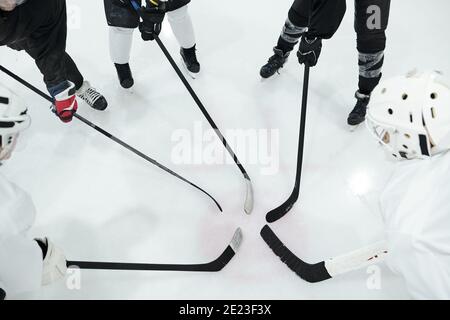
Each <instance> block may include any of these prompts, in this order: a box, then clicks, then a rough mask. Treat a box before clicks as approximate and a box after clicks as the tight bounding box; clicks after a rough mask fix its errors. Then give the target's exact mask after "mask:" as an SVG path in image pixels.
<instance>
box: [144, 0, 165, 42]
mask: <svg viewBox="0 0 450 320" xmlns="http://www.w3.org/2000/svg"><path fill="white" fill-rule="evenodd" d="M146 3H147V6H146V7H142V8H141V9H140V10H141V16H142V22H141V23H140V24H139V31H141V36H142V39H143V40H144V41H149V40H155V37H154V35H159V34H160V33H161V24H162V22H163V21H164V16H165V14H166V12H165V5H164V2H162V3H158V1H157V0H146Z"/></svg>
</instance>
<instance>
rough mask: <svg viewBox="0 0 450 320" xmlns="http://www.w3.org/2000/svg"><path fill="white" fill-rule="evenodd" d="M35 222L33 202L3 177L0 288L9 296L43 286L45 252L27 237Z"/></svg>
mask: <svg viewBox="0 0 450 320" xmlns="http://www.w3.org/2000/svg"><path fill="white" fill-rule="evenodd" d="M34 218H35V208H34V205H33V202H32V201H31V198H30V197H29V196H28V195H27V194H26V193H25V192H24V191H23V190H21V189H19V188H18V187H17V186H15V185H13V184H12V183H10V182H9V181H8V180H6V179H5V178H4V177H3V176H2V175H0V286H1V287H2V288H3V289H4V290H5V291H6V293H7V295H8V296H9V295H15V294H17V293H21V292H25V291H32V290H35V289H37V288H39V286H40V285H41V279H42V267H43V263H42V251H41V249H40V248H39V246H38V245H37V243H36V242H35V241H34V240H33V239H31V238H28V237H27V232H28V230H29V229H30V228H31V226H32V225H33V222H34Z"/></svg>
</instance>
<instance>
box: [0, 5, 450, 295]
mask: <svg viewBox="0 0 450 320" xmlns="http://www.w3.org/2000/svg"><path fill="white" fill-rule="evenodd" d="M290 3H291V1H290V0H285V1H275V2H274V1H269V0H247V1H241V2H239V3H233V4H232V5H223V3H222V2H219V1H217V0H216V1H212V0H195V1H193V2H192V3H191V6H190V12H191V14H192V17H193V20H194V25H195V29H196V33H197V40H198V41H197V42H198V55H199V59H200V61H201V63H202V68H203V71H202V75H201V76H200V77H199V78H198V79H196V80H191V79H189V81H190V82H191V83H192V86H193V87H194V89H195V90H196V91H197V93H198V94H199V96H200V98H201V99H202V100H203V102H204V104H205V105H206V107H207V109H208V110H209V112H210V114H211V115H212V117H213V118H214V119H215V120H216V122H217V123H218V125H219V127H220V128H221V129H222V131H223V132H226V131H227V130H231V129H253V130H259V129H266V130H271V129H276V130H279V141H280V144H279V161H280V168H279V171H277V172H276V173H275V174H271V175H267V174H263V172H262V170H261V169H262V165H261V164H258V163H250V161H243V162H244V164H245V166H246V168H247V169H248V171H249V174H250V176H251V177H252V179H253V184H254V189H255V208H254V212H253V214H252V215H251V216H247V215H245V214H244V213H243V200H244V195H245V184H244V180H243V179H242V178H241V175H240V173H239V171H238V170H237V168H236V167H235V166H234V165H232V164H226V165H194V164H183V165H177V164H174V163H172V161H171V159H172V157H171V152H172V150H173V148H174V145H175V143H174V142H173V141H172V140H171V138H172V135H173V134H174V132H176V131H175V130H180V129H185V130H189V131H193V130H194V126H195V123H198V122H199V121H200V122H201V123H203V127H204V128H208V125H207V123H206V121H205V120H204V118H203V116H202V114H201V113H200V111H199V110H198V108H197V107H196V105H195V104H194V102H193V101H192V99H191V98H190V96H189V95H188V93H187V91H186V90H185V88H184V87H183V85H182V84H181V82H180V81H179V79H178V78H177V76H176V74H175V73H174V72H173V70H172V68H171V66H170V65H169V64H168V62H167V61H166V59H165V57H164V56H163V54H162V52H161V51H160V50H159V48H158V47H157V45H156V44H155V43H144V42H142V41H140V38H139V37H138V35H137V34H135V44H134V49H133V53H132V62H131V65H132V68H133V71H134V75H135V80H136V82H137V84H136V86H135V88H134V93H127V92H125V91H123V90H122V89H119V86H118V81H117V79H116V75H115V70H114V68H113V66H112V64H111V62H110V60H109V53H108V40H107V27H106V21H105V18H104V14H103V3H102V1H90V0H78V1H75V0H69V1H68V4H69V17H70V18H69V23H70V25H71V28H70V30H69V34H68V48H67V50H68V52H69V53H70V54H71V55H72V57H73V58H74V60H75V61H76V62H77V64H78V66H79V67H80V69H81V71H82V72H83V73H84V75H85V77H86V78H87V79H88V80H89V81H91V83H92V84H93V85H94V86H95V87H96V88H97V89H99V90H100V91H101V92H102V93H104V94H105V96H106V97H107V98H108V100H109V103H110V107H109V109H108V110H107V111H105V112H98V111H94V110H91V109H90V108H89V107H87V106H86V105H83V104H82V105H81V106H80V110H79V114H80V115H82V116H84V117H86V118H88V119H90V120H91V121H93V122H95V123H96V124H98V125H99V126H101V127H103V128H105V129H106V130H108V131H110V132H111V133H113V134H114V135H116V136H118V137H120V138H122V139H124V140H125V141H127V142H128V143H130V144H131V145H133V146H135V147H137V148H138V149H140V150H142V151H144V152H145V153H147V154H149V155H150V156H152V157H154V158H155V159H157V160H158V161H160V162H162V163H163V164H166V165H167V166H169V167H170V168H172V169H174V170H175V171H177V172H178V173H180V174H182V175H184V176H186V177H187V178H190V179H192V180H193V181H194V182H195V183H198V184H199V185H200V186H202V187H204V188H205V189H207V190H208V191H210V192H211V193H212V194H213V195H214V196H216V198H217V199H218V200H219V202H220V203H221V204H222V205H223V207H224V213H223V214H219V213H218V211H217V210H216V208H215V207H214V205H213V204H212V203H211V202H210V201H209V200H208V199H207V198H206V197H205V196H203V195H202V194H200V193H199V192H197V191H196V190H194V189H193V188H191V187H189V186H188V185H186V184H184V183H183V182H180V181H179V180H177V179H175V178H173V177H171V176H169V175H167V174H165V173H164V172H162V171H161V170H159V169H158V168H156V167H154V166H152V165H150V164H148V163H147V162H145V161H143V160H142V159H140V158H138V157H136V156H135V155H133V154H131V153H130V152H128V151H127V150H125V149H123V148H122V147H120V146H118V145H116V144H115V143H113V142H111V141H110V140H108V139H107V138H105V137H104V136H102V135H100V134H99V133H97V132H96V131H94V130H92V129H91V128H89V127H87V126H85V125H84V124H82V123H80V122H78V121H73V122H72V123H71V124H69V125H65V124H62V123H60V122H59V121H58V120H57V119H56V118H55V116H54V115H53V114H52V113H51V112H50V111H49V110H48V107H49V104H48V103H47V102H46V101H44V100H43V99H41V98H40V97H39V96H37V95H35V94H34V93H32V92H30V91H29V90H28V89H26V88H24V87H22V86H21V85H19V84H17V83H16V82H14V81H13V80H11V79H10V78H8V77H7V76H6V75H4V74H0V81H2V83H4V84H6V85H7V86H9V87H11V88H12V89H14V90H15V91H16V92H18V93H20V94H21V95H22V96H23V97H24V98H25V99H26V101H27V103H28V104H29V108H30V113H31V116H32V118H33V124H32V127H31V128H30V129H29V131H28V132H27V133H26V134H25V135H24V136H23V139H22V146H21V148H19V149H20V150H19V151H18V152H17V153H16V154H15V156H14V158H13V160H11V161H9V162H8V163H6V164H5V165H4V166H2V167H1V169H0V170H1V171H2V173H4V174H5V175H6V176H7V177H8V178H9V179H11V180H12V181H14V182H15V183H16V184H18V185H20V186H21V187H22V188H24V189H25V190H27V191H28V192H29V193H30V194H31V195H32V197H33V198H34V201H35V203H36V207H37V210H38V218H37V221H36V227H35V228H34V230H33V235H35V236H41V235H47V236H49V237H50V238H52V239H53V241H54V242H56V243H58V244H59V246H61V247H62V248H64V250H65V252H66V254H67V257H68V258H69V259H74V260H102V261H124V262H126V261H129V262H153V263H199V262H206V261H209V260H212V259H214V258H216V256H217V255H218V254H219V253H220V252H222V250H223V249H224V248H225V246H226V244H227V243H228V241H229V240H230V239H231V236H232V234H233V232H234V229H235V228H236V227H238V226H240V227H242V229H243V232H244V242H243V244H242V247H241V250H240V251H239V253H238V254H237V256H236V257H235V259H234V260H232V261H231V263H230V264H229V265H228V266H227V267H226V268H225V269H224V270H223V271H222V272H220V273H214V274H192V273H158V272H116V271H115V272H111V271H84V272H83V273H82V279H81V288H80V289H79V290H70V289H68V288H67V286H66V284H65V283H64V282H61V283H58V284H55V285H54V286H51V287H48V288H44V289H42V290H40V291H39V292H34V293H30V294H25V295H23V296H22V298H33V299H55V298H61V299H81V298H83V299H94V298H100V299H320V298H324V299H347V298H355V299H364V298H365V299H380V298H386V299H403V298H408V297H409V296H408V293H407V292H406V289H405V286H404V283H403V280H402V278H401V277H399V276H396V275H394V274H392V273H391V272H390V271H389V270H388V269H387V268H386V267H384V266H383V265H379V268H377V269H375V272H380V273H381V277H380V279H381V282H380V286H375V287H374V286H373V283H372V282H371V281H372V280H373V277H372V276H373V275H372V274H369V273H368V272H372V271H373V269H370V270H367V269H364V270H360V271H356V272H352V273H349V274H347V275H344V276H341V277H338V278H336V279H332V280H329V281H326V282H323V283H320V284H308V283H306V282H304V281H302V280H301V279H300V278H298V277H297V276H296V275H295V274H294V273H293V272H291V271H290V270H288V269H287V267H286V266H285V265H284V264H282V263H281V262H280V260H279V259H278V258H277V257H275V255H274V254H273V253H272V252H271V251H270V250H269V248H268V247H267V246H266V245H265V243H264V242H263V241H262V239H261V238H260V236H259V231H260V229H261V227H262V226H263V225H264V223H265V221H264V217H265V213H266V212H268V211H269V210H271V209H273V208H274V207H276V206H278V205H279V204H281V203H282V202H283V201H284V200H285V199H286V198H287V196H288V195H289V193H290V192H291V190H292V186H293V180H294V175H295V165H296V153H297V150H296V149H297V139H298V126H299V117H300V97H301V85H302V80H301V79H302V73H303V71H302V70H303V69H302V68H301V67H300V66H299V65H298V63H296V59H295V56H294V55H292V56H291V59H290V61H289V63H288V64H287V65H286V67H285V68H284V69H283V70H282V72H281V75H279V76H276V77H274V78H273V79H270V80H268V81H261V79H260V77H259V74H258V73H259V68H260V67H261V65H263V64H264V63H265V62H266V60H267V58H268V57H269V56H270V55H271V52H272V51H271V50H272V47H273V46H274V44H275V41H276V39H277V37H278V34H279V31H280V29H281V26H282V24H283V22H284V20H285V18H286V14H287V11H288V8H289V6H290ZM348 6H349V9H348V12H347V14H346V17H345V20H344V22H343V24H342V26H341V28H340V30H339V31H338V32H337V34H336V35H335V37H334V38H333V39H332V40H329V41H326V42H325V44H324V50H323V55H322V57H321V60H320V63H319V66H317V67H315V68H314V69H312V70H311V79H310V99H309V104H308V108H309V111H308V118H307V137H306V138H307V141H306V146H305V163H304V168H303V181H302V186H301V196H300V200H299V202H298V203H297V205H296V206H295V207H294V208H293V210H292V211H291V213H289V215H288V216H286V218H284V219H283V220H281V221H280V222H277V223H276V224H274V225H273V226H272V228H273V229H274V230H275V232H276V233H277V234H278V235H279V236H280V238H281V239H282V240H283V241H285V243H286V244H287V245H288V246H289V247H290V248H291V249H292V250H293V251H294V252H295V253H296V254H297V255H299V256H302V257H304V258H305V259H306V260H307V261H310V262H316V261H319V260H323V259H325V258H329V257H332V256H335V255H338V254H342V253H346V252H347V251H351V250H354V249H357V248H359V247H362V246H364V245H367V244H370V243H371V242H374V241H377V240H379V239H380V238H381V237H382V234H383V226H382V221H381V218H380V214H379V211H378V207H377V205H376V204H377V196H378V194H379V190H381V189H382V187H383V184H384V183H385V182H386V179H387V178H388V177H389V174H390V172H391V168H392V164H391V163H389V162H387V161H386V160H385V156H384V154H383V153H382V151H381V150H380V149H379V148H378V147H377V146H376V143H374V141H373V139H372V138H371V137H370V135H369V134H368V132H366V130H365V128H364V127H363V126H361V127H360V128H358V129H357V130H356V131H355V132H350V131H349V130H348V128H347V126H346V117H347V114H348V112H349V111H350V110H351V108H352V106H353V104H354V99H353V93H354V91H355V89H356V86H357V74H358V68H357V51H356V43H355V33H354V31H353V8H352V7H353V2H352V1H348ZM449 9H450V4H449V2H448V1H446V0H434V1H432V2H429V1H428V2H424V1H419V0H395V1H392V8H391V19H390V25H389V30H388V43H387V50H386V60H385V67H384V76H385V77H390V76H394V75H399V74H403V73H405V72H407V71H409V70H411V69H413V68H415V67H420V68H421V69H438V70H441V71H443V72H445V73H446V74H450V63H449V60H448V55H449V52H450V45H449V42H448V41H447V39H448V30H449V22H448V17H447V14H448V12H449ZM164 28H165V30H164V32H163V33H162V35H161V38H162V39H163V41H164V42H165V43H166V45H167V46H168V48H169V50H170V52H171V53H172V54H173V56H174V57H175V59H176V60H177V61H178V60H179V54H178V46H177V44H176V41H175V39H174V37H173V36H172V35H171V32H170V28H168V25H165V26H164ZM0 57H1V64H2V65H4V66H5V67H7V68H10V69H12V70H13V71H14V72H16V73H17V74H18V75H20V76H22V77H24V78H26V79H27V80H28V81H30V82H31V83H33V84H36V85H37V86H38V87H39V88H41V89H43V90H44V89H45V87H44V85H43V83H42V81H41V75H40V74H39V72H38V70H37V68H36V67H35V65H34V63H33V61H32V60H31V59H30V58H29V57H28V56H27V55H26V54H25V53H23V52H22V53H17V52H14V51H12V50H10V49H7V48H5V47H2V48H0ZM247 147H249V146H247Z"/></svg>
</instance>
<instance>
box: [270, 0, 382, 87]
mask: <svg viewBox="0 0 450 320" xmlns="http://www.w3.org/2000/svg"><path fill="white" fill-rule="evenodd" d="M354 1H355V31H356V34H357V49H358V51H359V66H360V75H359V92H361V93H363V94H370V93H371V92H372V91H373V89H374V88H375V87H376V86H377V85H378V82H379V81H380V78H381V67H382V65H383V60H384V49H385V47H386V33H385V31H386V29H387V26H388V21H389V10H390V0H354ZM374 8H375V9H374ZM378 9H379V10H378ZM377 10H378V11H379V12H378V13H379V14H380V21H379V22H380V25H379V26H374V27H373V28H372V27H371V26H370V25H369V21H370V19H371V17H372V16H373V15H374V14H377ZM345 11H346V4H345V0H295V1H294V3H293V4H292V7H291V9H290V10H289V14H288V19H287V20H286V23H285V25H284V27H283V31H282V33H281V36H280V38H279V40H278V45H277V48H279V49H282V50H283V52H285V53H286V52H289V51H292V50H293V49H294V46H295V45H296V44H297V43H298V41H299V39H300V38H301V36H302V35H303V34H305V33H307V35H308V36H310V37H320V38H322V39H329V38H331V37H332V36H333V34H334V33H335V32H336V30H337V29H338V28H339V25H340V23H341V21H342V19H343V17H344V14H345Z"/></svg>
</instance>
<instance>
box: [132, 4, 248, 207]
mask: <svg viewBox="0 0 450 320" xmlns="http://www.w3.org/2000/svg"><path fill="white" fill-rule="evenodd" d="M129 1H130V4H131V5H132V6H133V8H134V9H135V10H136V12H137V13H138V14H139V16H140V17H141V19H143V17H142V14H141V12H140V8H141V6H140V4H138V3H137V2H135V1H134V0H129ZM153 37H154V38H155V40H156V43H158V46H159V47H160V48H161V50H162V52H163V53H164V55H165V56H166V58H167V60H168V61H169V63H170V64H171V65H172V67H173V69H174V70H175V72H176V74H177V75H178V77H179V78H180V80H181V82H183V84H184V86H185V87H186V89H187V91H188V92H189V93H190V94H191V96H192V98H193V99H194V101H195V103H196V104H197V106H198V107H199V108H200V110H201V112H202V113H203V115H204V116H205V118H206V120H207V121H208V122H209V124H210V125H211V127H212V128H213V129H214V131H215V132H216V134H217V136H218V137H219V139H220V140H221V141H222V143H223V145H224V147H225V149H226V150H227V151H228V153H229V154H230V156H231V157H232V158H233V161H234V162H235V163H236V165H237V166H238V168H239V170H240V171H241V173H242V175H243V176H244V179H245V183H246V187H247V193H246V198H245V204H244V211H245V212H246V213H247V214H250V213H251V212H252V210H253V187H252V182H251V179H250V176H249V175H248V173H247V171H246V170H245V168H244V166H243V165H242V164H241V162H240V161H239V159H238V157H237V156H236V154H235V153H234V151H233V149H231V147H230V145H229V144H228V142H227V140H226V139H225V137H224V136H223V134H222V133H221V132H220V130H219V128H218V127H217V125H216V123H215V122H214V120H213V119H212V118H211V116H210V115H209V113H208V111H207V110H206V108H205V106H204V105H203V103H202V102H201V101H200V99H199V97H198V96H197V94H196V93H195V91H194V89H192V87H191V85H190V84H189V82H188V81H187V80H186V77H185V76H184V75H183V72H181V70H180V68H178V65H177V64H176V62H175V61H174V60H173V58H172V56H171V55H170V53H169V51H168V50H167V48H166V47H165V45H164V43H163V42H162V41H161V39H160V38H159V36H158V35H157V34H153Z"/></svg>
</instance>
